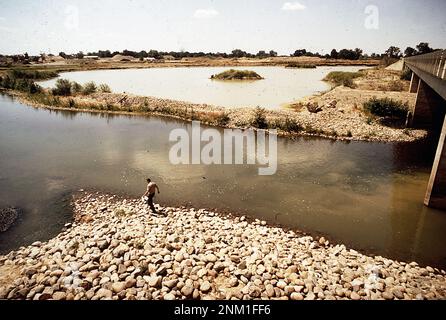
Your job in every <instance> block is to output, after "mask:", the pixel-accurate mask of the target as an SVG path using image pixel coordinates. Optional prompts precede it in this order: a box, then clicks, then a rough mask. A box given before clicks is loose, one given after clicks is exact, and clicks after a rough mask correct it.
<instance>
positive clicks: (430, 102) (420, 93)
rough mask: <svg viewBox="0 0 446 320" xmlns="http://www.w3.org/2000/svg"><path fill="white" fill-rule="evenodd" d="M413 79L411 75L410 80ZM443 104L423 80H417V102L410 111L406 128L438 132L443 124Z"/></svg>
mask: <svg viewBox="0 0 446 320" xmlns="http://www.w3.org/2000/svg"><path fill="white" fill-rule="evenodd" d="M414 77H415V73H413V76H412V80H414ZM413 82H415V81H413ZM411 87H412V84H411ZM444 103H445V102H444V100H443V99H442V98H441V97H440V96H439V95H438V94H437V93H436V92H435V91H434V90H433V89H432V88H430V87H429V86H428V85H427V84H426V83H425V82H424V81H423V80H421V79H418V88H417V100H416V102H415V107H414V108H413V110H411V119H410V121H409V123H408V126H410V127H414V128H422V129H433V130H434V131H437V132H439V131H440V130H441V126H442V124H443V117H444V106H443V104H444Z"/></svg>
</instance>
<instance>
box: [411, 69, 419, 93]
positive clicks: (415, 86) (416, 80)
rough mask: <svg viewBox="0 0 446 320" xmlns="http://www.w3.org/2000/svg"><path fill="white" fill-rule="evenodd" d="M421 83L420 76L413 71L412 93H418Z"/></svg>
mask: <svg viewBox="0 0 446 320" xmlns="http://www.w3.org/2000/svg"><path fill="white" fill-rule="evenodd" d="M419 85H420V77H419V76H417V75H416V74H415V72H412V78H411V79H410V88H409V92H410V93H416V92H417V91H418V86H419Z"/></svg>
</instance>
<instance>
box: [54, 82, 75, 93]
mask: <svg viewBox="0 0 446 320" xmlns="http://www.w3.org/2000/svg"><path fill="white" fill-rule="evenodd" d="M52 93H53V95H55V96H70V95H71V82H70V81H69V80H67V79H57V81H56V87H55V88H53V89H52Z"/></svg>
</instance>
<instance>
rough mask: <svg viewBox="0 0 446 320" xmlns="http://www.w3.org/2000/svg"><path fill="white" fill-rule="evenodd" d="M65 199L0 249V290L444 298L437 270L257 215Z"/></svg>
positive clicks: (91, 197)
mask: <svg viewBox="0 0 446 320" xmlns="http://www.w3.org/2000/svg"><path fill="white" fill-rule="evenodd" d="M73 208H74V215H75V222H74V223H73V224H72V225H69V226H67V229H66V231H63V232H62V233H60V234H59V235H58V236H56V237H55V238H53V239H51V240H49V241H48V242H45V243H42V242H35V243H33V244H32V245H30V246H28V247H23V248H20V249H19V250H17V251H13V252H11V253H9V254H7V255H5V256H0V299H30V300H31V299H33V300H47V299H56V300H97V299H108V300H110V299H111V300H118V299H129V300H134V299H140V300H175V299H244V300H246V299H280V300H315V299H320V300H323V299H329V300H344V299H352V300H370V299H372V300H375V299H386V300H394V299H395V300H399V299H407V300H409V299H419V300H423V299H444V298H446V277H445V271H443V270H438V269H436V268H431V267H421V266H419V265H418V264H417V263H415V262H412V263H404V262H398V261H394V260H390V259H387V258H383V257H380V256H375V257H372V256H367V255H364V254H361V253H359V252H357V251H355V250H352V249H348V248H346V247H345V246H344V245H342V244H337V245H333V244H330V243H329V242H328V241H327V240H325V239H324V238H323V237H322V238H319V239H315V238H313V237H310V236H305V235H302V234H301V233H299V232H295V231H287V230H284V229H282V228H279V227H274V226H269V225H268V224H267V223H266V222H265V221H260V220H252V221H247V220H246V219H245V217H237V216H233V215H221V214H218V213H215V212H210V211H208V210H197V209H185V208H174V207H164V208H161V210H160V211H161V212H162V214H160V215H158V216H149V215H148V212H147V206H146V205H145V204H143V203H142V202H141V200H140V199H124V198H119V197H117V196H114V195H107V194H100V193H87V192H83V193H80V194H78V195H76V196H75V197H74V200H73Z"/></svg>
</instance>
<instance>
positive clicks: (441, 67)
mask: <svg viewBox="0 0 446 320" xmlns="http://www.w3.org/2000/svg"><path fill="white" fill-rule="evenodd" d="M404 64H405V65H406V66H407V67H408V68H409V69H410V70H412V71H413V72H414V73H415V74H416V75H417V76H418V77H420V78H421V79H422V80H423V81H424V82H425V83H426V84H428V85H429V86H430V87H431V88H432V89H433V90H434V91H435V92H437V93H438V94H439V95H440V96H441V97H442V98H443V99H445V100H446V50H439V51H435V52H432V53H428V54H423V55H420V56H414V57H409V58H405V59H404Z"/></svg>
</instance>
